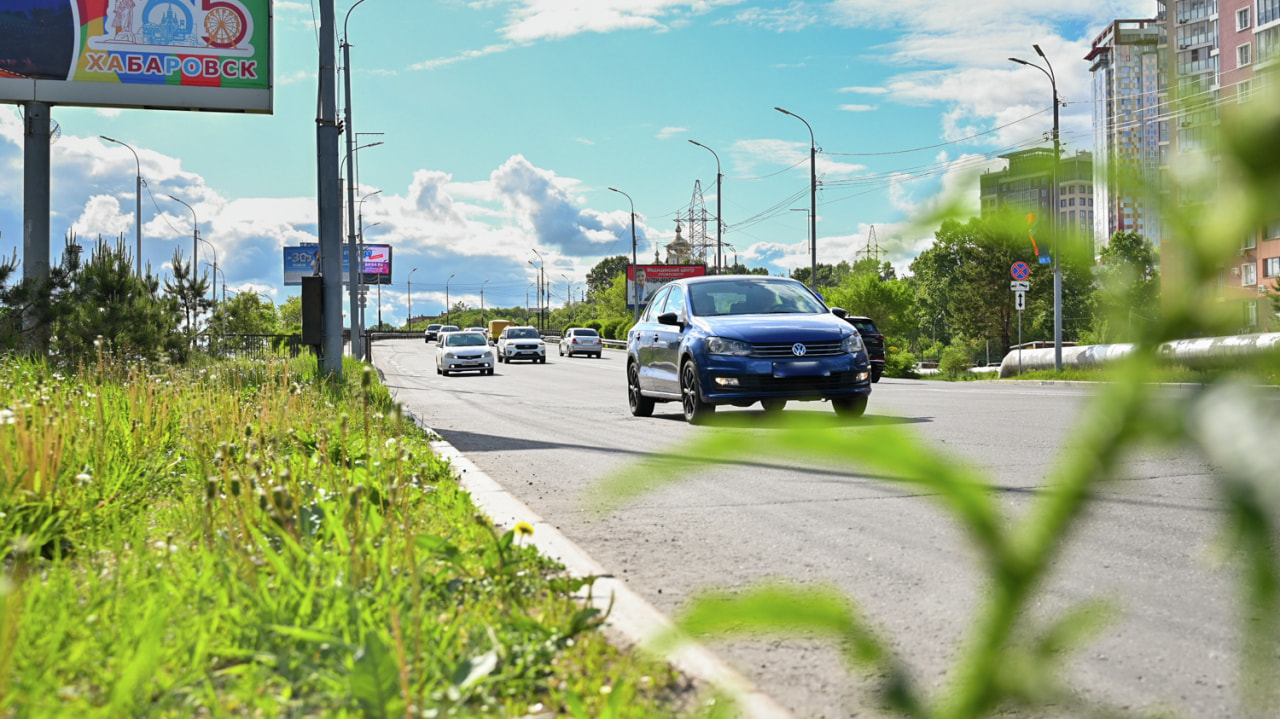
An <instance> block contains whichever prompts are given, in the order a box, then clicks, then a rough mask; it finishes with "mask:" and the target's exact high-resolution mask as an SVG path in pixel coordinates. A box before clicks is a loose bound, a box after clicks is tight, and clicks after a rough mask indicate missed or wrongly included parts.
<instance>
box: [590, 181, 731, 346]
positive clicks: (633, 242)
mask: <svg viewBox="0 0 1280 719" xmlns="http://www.w3.org/2000/svg"><path fill="white" fill-rule="evenodd" d="M609 189H610V190H612V191H614V192H616V193H618V194H619V195H622V196H623V197H625V198H627V202H629V203H631V273H632V277H631V284H632V285H633V286H634V287H635V292H634V293H633V294H634V298H633V300H634V302H635V316H634V317H633V318H632V320H631V321H632V322H633V323H634V322H639V321H640V283H639V282H636V281H635V280H636V279H637V278H636V277H635V271H636V264H637V263H636V203H635V202H633V201H632V199H631V195H628V194H627V193H625V192H623V191H622V190H619V189H618V188H616V187H610V188H609ZM716 220H717V221H719V218H716Z"/></svg>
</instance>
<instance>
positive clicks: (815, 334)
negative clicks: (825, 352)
mask: <svg viewBox="0 0 1280 719" xmlns="http://www.w3.org/2000/svg"><path fill="white" fill-rule="evenodd" d="M693 323H694V324H695V325H696V326H697V327H699V328H700V329H701V330H702V331H703V332H705V333H706V334H708V335H715V336H717V337H724V338H726V339H734V340H742V341H743V342H751V343H758V342H817V341H823V340H827V341H831V340H838V339H841V338H842V337H845V336H847V335H850V334H853V331H854V330H853V328H852V327H851V326H849V324H848V323H846V322H844V321H843V320H841V319H840V318H839V317H836V316H835V315H829V314H821V315H804V314H774V315H732V316H727V317H695V318H694V319H693Z"/></svg>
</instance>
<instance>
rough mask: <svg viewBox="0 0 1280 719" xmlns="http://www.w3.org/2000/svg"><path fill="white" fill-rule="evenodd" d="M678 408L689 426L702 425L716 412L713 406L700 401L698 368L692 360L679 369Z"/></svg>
mask: <svg viewBox="0 0 1280 719" xmlns="http://www.w3.org/2000/svg"><path fill="white" fill-rule="evenodd" d="M680 407H681V409H683V410H684V418H685V421H687V422H688V423H689V424H703V423H704V422H706V421H707V419H708V418H709V417H710V416H711V415H712V414H714V413H715V411H716V406H715V405H714V404H708V403H707V402H703V401H702V395H701V393H699V391H698V367H697V366H696V365H694V363H693V361H692V360H689V361H686V362H685V363H684V366H683V367H681V368H680Z"/></svg>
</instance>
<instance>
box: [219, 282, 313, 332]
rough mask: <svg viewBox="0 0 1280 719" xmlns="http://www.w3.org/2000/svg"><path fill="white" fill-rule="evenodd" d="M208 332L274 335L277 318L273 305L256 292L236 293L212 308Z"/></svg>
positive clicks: (277, 327)
mask: <svg viewBox="0 0 1280 719" xmlns="http://www.w3.org/2000/svg"><path fill="white" fill-rule="evenodd" d="M299 305H301V302H299ZM209 330H210V331H211V332H217V333H219V334H224V335H231V334H236V335H269V334H275V333H276V332H278V331H279V318H278V316H277V314H276V307H275V305H274V304H272V303H271V302H268V301H266V300H264V299H262V297H261V296H260V295H259V294H258V293H257V292H238V293H236V294H235V295H234V296H232V298H231V299H230V300H227V301H226V302H222V303H220V304H218V306H217V307H215V308H214V310H213V314H212V315H211V316H210V317H209Z"/></svg>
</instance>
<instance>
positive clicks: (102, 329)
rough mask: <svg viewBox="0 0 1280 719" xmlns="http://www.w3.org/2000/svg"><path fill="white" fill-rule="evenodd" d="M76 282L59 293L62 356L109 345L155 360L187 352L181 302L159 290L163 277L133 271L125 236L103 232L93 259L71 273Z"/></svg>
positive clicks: (84, 353)
mask: <svg viewBox="0 0 1280 719" xmlns="http://www.w3.org/2000/svg"><path fill="white" fill-rule="evenodd" d="M70 277H71V280H72V282H71V286H70V287H69V288H67V289H66V290H65V291H63V292H61V293H59V294H57V295H55V296H54V300H53V304H52V310H53V314H54V321H53V333H54V336H55V337H57V348H58V354H59V355H60V356H61V358H63V359H71V358H75V357H79V358H84V357H89V356H92V354H93V352H94V350H95V343H96V342H97V341H98V340H99V339H101V341H102V342H103V343H104V349H105V350H107V351H114V352H116V353H119V354H120V355H122V356H125V357H132V358H142V359H148V360H155V359H158V358H160V357H161V356H166V357H168V358H169V359H171V360H183V359H185V358H186V343H185V342H184V341H183V337H182V335H181V334H180V333H179V332H178V320H179V317H180V309H179V305H178V302H177V301H176V300H175V299H173V298H170V297H166V296H161V295H160V292H159V290H160V281H159V279H158V278H157V277H155V276H154V275H152V274H151V273H150V268H148V272H147V275H146V276H145V277H141V278H140V277H138V276H136V275H135V274H134V270H133V262H132V258H131V257H130V255H129V252H128V250H127V249H126V245H125V243H124V242H123V241H117V243H116V244H115V245H114V246H112V245H109V244H107V243H105V242H103V241H102V238H101V237H99V238H98V242H97V244H96V246H95V247H94V249H93V252H92V254H91V256H90V259H89V261H88V262H86V263H85V264H84V266H83V267H79V266H77V267H76V268H75V270H74V271H73V272H71V274H70Z"/></svg>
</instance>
